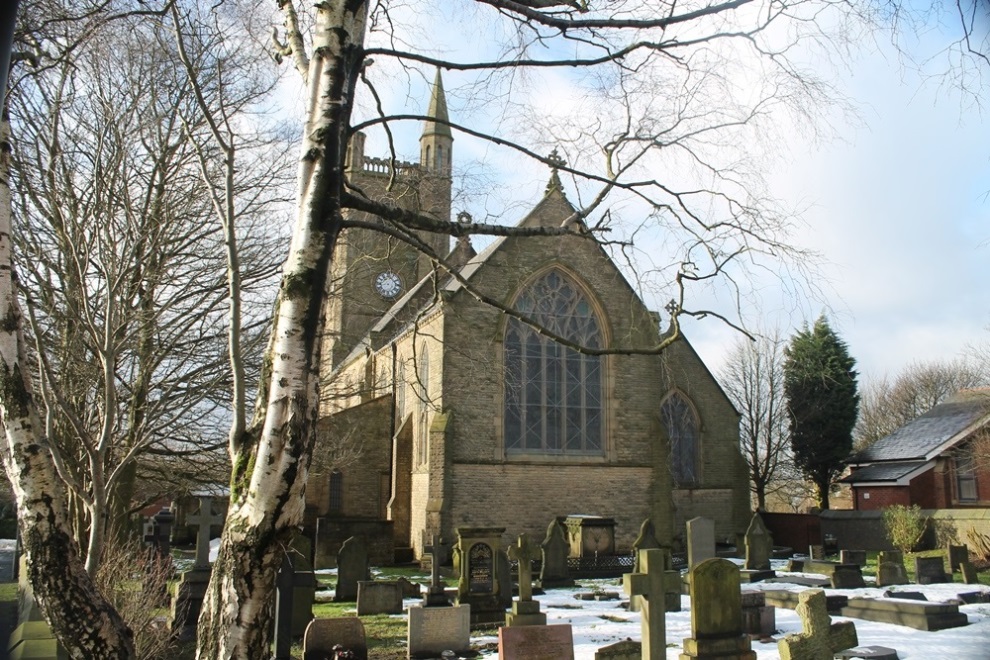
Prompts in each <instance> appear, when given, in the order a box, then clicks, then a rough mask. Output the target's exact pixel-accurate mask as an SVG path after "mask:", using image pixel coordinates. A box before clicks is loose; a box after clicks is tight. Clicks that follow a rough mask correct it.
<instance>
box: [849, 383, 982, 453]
mask: <svg viewBox="0 0 990 660" xmlns="http://www.w3.org/2000/svg"><path fill="white" fill-rule="evenodd" d="M981 420H983V424H986V423H987V422H988V421H990V390H987V389H979V390H963V391H962V392H959V393H958V394H956V395H955V396H953V397H952V398H950V399H949V400H948V401H946V402H944V403H940V404H939V405H937V406H935V407H934V408H932V409H931V410H929V411H928V412H926V413H925V414H924V415H922V416H921V417H917V418H915V419H913V420H911V421H910V422H908V423H907V424H905V425H904V426H902V427H901V428H899V429H897V430H896V431H894V432H893V433H891V434H890V435H888V436H887V437H885V438H881V439H880V440H878V441H877V442H876V443H875V444H873V445H871V446H869V447H867V448H866V449H864V450H863V451H860V452H858V453H856V454H853V455H852V456H850V457H849V458H848V459H847V460H846V463H848V464H852V465H856V464H862V463H875V462H880V461H884V462H888V461H900V462H903V461H912V460H913V461H918V460H928V459H930V458H933V457H934V455H935V454H938V453H941V452H942V451H944V450H945V449H948V446H951V445H953V444H955V443H956V442H958V441H960V440H963V439H964V438H965V437H966V436H967V435H968V433H965V432H966V431H967V430H968V429H970V428H971V427H973V426H974V425H981V426H982V424H979V422H980V421H981Z"/></svg>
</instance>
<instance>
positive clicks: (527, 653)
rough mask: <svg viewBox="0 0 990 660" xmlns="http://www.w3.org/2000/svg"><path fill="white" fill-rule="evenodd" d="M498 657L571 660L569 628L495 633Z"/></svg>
mask: <svg viewBox="0 0 990 660" xmlns="http://www.w3.org/2000/svg"><path fill="white" fill-rule="evenodd" d="M498 657H499V658H501V659H502V660H574V634H573V632H572V630H571V625H570V624H567V623H565V624H556V625H553V626H513V627H511V628H509V627H505V626H503V627H502V628H499V629H498Z"/></svg>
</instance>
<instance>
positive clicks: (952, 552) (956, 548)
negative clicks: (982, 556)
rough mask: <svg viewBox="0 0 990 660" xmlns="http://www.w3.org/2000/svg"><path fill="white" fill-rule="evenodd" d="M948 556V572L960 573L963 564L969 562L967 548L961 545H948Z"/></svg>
mask: <svg viewBox="0 0 990 660" xmlns="http://www.w3.org/2000/svg"><path fill="white" fill-rule="evenodd" d="M946 554H948V555H949V572H950V573H955V572H957V571H961V570H962V569H961V568H960V567H961V566H962V565H963V564H964V563H966V562H968V561H969V547H968V546H966V545H965V544H963V545H952V544H951V543H950V544H949V548H948V552H947V553H946Z"/></svg>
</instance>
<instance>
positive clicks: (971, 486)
mask: <svg viewBox="0 0 990 660" xmlns="http://www.w3.org/2000/svg"><path fill="white" fill-rule="evenodd" d="M955 464H956V496H957V497H958V498H959V501H960V502H975V501H977V500H978V499H979V497H978V495H977V492H976V466H975V465H974V463H973V453H972V452H971V451H969V450H964V451H962V452H960V453H959V454H956V457H955Z"/></svg>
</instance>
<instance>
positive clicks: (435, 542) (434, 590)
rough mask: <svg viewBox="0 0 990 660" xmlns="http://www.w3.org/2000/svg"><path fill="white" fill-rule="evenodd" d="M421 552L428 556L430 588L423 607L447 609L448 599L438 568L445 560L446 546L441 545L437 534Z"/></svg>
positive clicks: (424, 597) (424, 598)
mask: <svg viewBox="0 0 990 660" xmlns="http://www.w3.org/2000/svg"><path fill="white" fill-rule="evenodd" d="M423 551H424V552H426V553H427V554H429V556H430V586H429V588H428V589H427V591H426V595H424V596H423V605H424V606H426V607H447V606H449V605H450V599H449V598H447V590H446V586H445V585H444V583H443V579H442V578H441V577H440V566H441V565H442V564H443V562H444V560H445V559H446V553H447V546H446V545H444V544H443V541H442V540H441V539H440V535H439V534H434V535H433V538H432V539H431V541H430V544H429V545H427V546H424V547H423Z"/></svg>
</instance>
